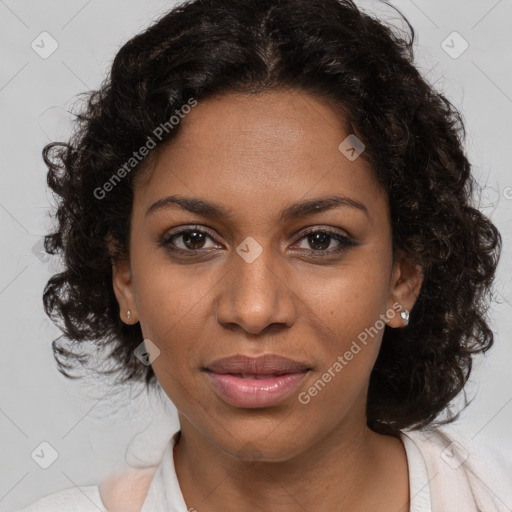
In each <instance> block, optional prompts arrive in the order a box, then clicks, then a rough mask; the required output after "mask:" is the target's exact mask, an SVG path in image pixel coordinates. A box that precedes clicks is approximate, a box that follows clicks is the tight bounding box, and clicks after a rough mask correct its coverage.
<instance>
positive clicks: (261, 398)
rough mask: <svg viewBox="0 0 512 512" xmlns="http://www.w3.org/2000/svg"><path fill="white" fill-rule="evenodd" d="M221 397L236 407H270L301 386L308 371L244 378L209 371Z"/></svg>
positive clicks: (208, 373)
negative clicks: (259, 377)
mask: <svg viewBox="0 0 512 512" xmlns="http://www.w3.org/2000/svg"><path fill="white" fill-rule="evenodd" d="M206 373H207V375H208V376H209V379H210V381H211V382H212V384H213V386H214V388H215V389H216V390H217V391H218V392H219V393H220V395H221V397H222V398H223V399H224V400H225V401H226V402H228V403H230V404H231V405H234V406H236V407H247V408H257V407H270V406H272V405H277V404H278V403H279V402H281V401H282V400H284V399H285V398H286V397H287V396H288V395H289V394H290V393H291V392H292V391H293V390H294V389H295V388H297V387H298V386H299V384H300V383H301V382H302V380H303V379H304V377H305V376H306V375H307V372H300V373H287V374H284V375H276V376H268V377H264V378H261V379H243V378H242V377H238V376H236V375H232V374H229V373H214V372H210V371H207V372H206Z"/></svg>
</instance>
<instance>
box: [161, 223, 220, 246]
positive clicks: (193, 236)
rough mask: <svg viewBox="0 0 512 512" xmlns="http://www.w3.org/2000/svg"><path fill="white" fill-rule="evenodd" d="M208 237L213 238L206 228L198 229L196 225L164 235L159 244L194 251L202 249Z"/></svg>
mask: <svg viewBox="0 0 512 512" xmlns="http://www.w3.org/2000/svg"><path fill="white" fill-rule="evenodd" d="M208 238H209V239H210V240H213V236H212V234H210V232H209V231H208V230H205V229H199V228H198V227H197V226H196V227H193V228H188V229H182V230H180V231H176V232H174V233H171V234H168V235H166V236H165V237H164V238H163V239H162V241H161V244H162V245H164V246H166V247H168V248H169V249H170V250H179V251H184V252H194V251H199V250H202V249H204V248H205V242H206V240H207V239H208Z"/></svg>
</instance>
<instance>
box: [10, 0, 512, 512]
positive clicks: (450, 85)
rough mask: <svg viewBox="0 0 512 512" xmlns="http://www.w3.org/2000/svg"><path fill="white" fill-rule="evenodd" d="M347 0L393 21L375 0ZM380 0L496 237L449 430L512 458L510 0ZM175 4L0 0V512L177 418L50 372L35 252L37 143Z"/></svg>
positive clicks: (136, 450)
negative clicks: (466, 400)
mask: <svg viewBox="0 0 512 512" xmlns="http://www.w3.org/2000/svg"><path fill="white" fill-rule="evenodd" d="M357 3H358V5H359V6H360V7H362V8H363V9H365V10H368V11H374V12H378V13H380V15H382V16H384V17H385V18H386V19H390V20H391V21H392V22H393V23H395V24H399V25H401V24H400V22H398V21H396V20H397V19H398V17H397V15H396V13H394V11H393V10H392V9H390V8H386V7H383V6H382V5H379V2H374V1H372V2H370V1H359V2H357ZM391 3H392V4H393V5H395V6H396V7H398V8H399V9H400V10H401V11H402V12H403V13H404V14H405V15H406V16H407V18H408V19H409V21H410V22H411V24H412V25H413V27H414V29H415V30H416V33H417V36H418V38H417V42H416V45H417V57H416V59H417V60H416V62H417V65H418V66H419V68H420V70H421V71H422V73H423V74H424V75H425V76H426V78H427V79H428V80H429V81H430V82H431V83H433V84H435V86H436V87H437V88H438V89H439V90H442V91H443V92H444V93H445V94H446V95H447V96H448V98H449V99H450V100H451V101H452V102H453V103H454V104H455V105H456V106H457V107H458V108H459V109H461V110H462V113H463V115H464V119H465V122H466V127H467V130H468V137H467V144H466V147H467V151H468V154H469V157H470V160H471V161H472V163H473V165H474V173H475V175H476V176H477V178H478V181H479V182H480V183H481V184H482V185H483V186H485V187H486V188H485V190H484V192H483V194H482V209H483V210H484V212H485V213H486V214H488V215H489V216H490V217H491V218H492V220H493V221H494V222H495V223H496V224H497V226H498V228H499V229H500V231H501V233H502V235H503V238H504V249H503V257H502V261H501V264H500V267H499V272H498V278H497V299H498V301H499V303H498V304H495V305H494V306H493V308H492V316H491V321H492V327H493V329H494V331H495V333H496V344H495V347H494V348H493V349H492V351H491V352H490V353H489V354H488V355H487V357H485V358H482V359H481V361H480V362H478V363H477V364H476V366H475V370H474V373H473V375H472V379H471V383H470V384H469V385H468V388H467V389H468V393H469V396H470V397H473V396H474V400H473V402H472V404H471V405H470V406H469V407H468V408H467V409H466V410H465V411H464V412H463V413H462V415H461V419H460V420H459V421H458V422H457V424H456V427H457V428H460V429H464V430H465V431H466V432H467V434H468V436H469V437H471V438H473V439H478V440H484V441H492V442H494V443H495V444H496V445H497V446H499V447H500V450H502V451H507V452H508V454H509V456H510V454H511V453H512V440H511V434H510V432H511V426H512V405H511V401H512V386H511V384H512V377H511V376H510V372H509V364H510V360H511V355H512V345H511V330H512V329H511V318H512V309H511V304H510V297H511V294H510V280H511V270H512V266H511V259H510V241H511V237H512V233H511V230H510V227H509V226H510V219H511V216H512V175H511V172H510V163H509V148H510V135H511V130H510V120H511V117H512V116H511V114H512V60H511V59H512V58H511V55H512V52H511V51H510V50H511V48H512V32H511V31H510V24H511V22H512V0H500V1H496V0H487V1H482V0H471V1H467V0H465V1H462V0H459V1H452V2H446V1H440V0H430V1H428V2H427V1H426V0H416V1H411V0H401V1H394V2H391ZM173 5H174V2H171V1H159V0H152V1H144V2H143V1H140V0H139V1H135V0H122V1H121V0H107V1H99V0H89V1H87V0H80V1H75V0H73V1H69V0H68V1H65V2H64V1H60V2H58V1H47V0H41V1H37V2H36V1H23V0H19V1H15V0H0V41H1V45H0V53H1V57H0V58H1V60H0V62H1V67H0V106H1V113H2V116H1V121H0V131H1V132H0V147H1V159H0V180H1V186H0V227H1V230H2V233H1V261H2V264H1V266H0V319H1V326H2V340H1V342H2V349H3V354H4V355H3V357H2V358H1V359H0V365H1V366H0V379H1V382H0V439H1V457H0V475H1V478H0V511H3V510H6V511H7V510H15V509H16V508H19V507H21V506H25V505H27V504H28V503H31V502H33V501H34V500H35V499H37V498H39V497H41V496H43V495H46V494H49V493H52V492H55V491H58V490H60V489H64V488H69V487H73V486H75V485H82V486H83V485H93V484H97V483H98V482H99V481H101V480H102V479H103V478H104V477H105V476H107V475H108V474H110V473H112V472H113V471H117V470H119V469H123V468H125V467H126V466H127V465H128V464H131V465H136V464H139V463H140V464H142V465H143V464H151V463H156V462H158V458H159V456H160V454H161V450H162V448H163V446H164V444H165V443H166V442H167V438H168V435H169V433H170V432H171V431H172V430H173V429H174V428H175V425H176V417H175V411H174V410H173V407H172V405H171V404H170V403H169V401H168V399H166V397H164V398H163V400H160V401H159V400H157V399H156V400H151V401H150V400H146V399H145V397H144V394H140V388H135V387H132V388H127V389H126V390H125V391H124V392H123V393H121V394H119V393H114V391H113V390H112V389H109V388H105V387H101V386H100V385H99V384H98V385H96V384H94V381H91V383H90V384H89V385H88V386H87V387H84V385H83V384H82V385H81V384H80V383H79V382H74V381H69V380H67V379H65V378H64V377H63V376H61V375H60V374H59V373H58V372H57V370H56V367H55V364H54V360H53V356H52V353H51V341H52V340H53V339H54V338H55V337H57V336H58V335H59V331H58V330H57V328H56V327H54V326H53V324H52V323H51V322H50V321H49V320H48V319H47V318H46V316H45V314H44V312H43V309H42V304H41V293H42V290H43V287H44V285H45V283H46V281H47V279H48V277H49V276H50V275H51V273H52V272H54V271H55V270H56V269H58V262H55V261H53V260H52V259H47V258H44V257H43V256H42V255H41V254H38V251H37V248H38V244H39V243H40V242H41V236H42V235H43V234H44V233H46V232H47V230H48V229H49V227H50V220H49V218H48V212H49V209H50V206H51V204H52V199H51V196H50V194H49V192H48V190H47V189H46V182H45V179H46V167H45V165H44V163H43V161H42V159H41V149H42V147H43V146H44V145H45V144H46V143H48V142H49V141H50V140H52V139H61V138H62V137H65V136H66V134H67V133H68V132H69V116H68V115H67V114H66V112H65V110H64V108H69V107H70V106H71V105H72V101H73V98H74V97H75V96H76V95H77V94H78V93H80V92H83V91H86V90H88V89H90V88H97V87H98V86H99V84H100V82H101V80H102V79H103V78H104V77H105V75H106V72H107V69H108V68H109V65H110V63H111V60H112V59H113V57H114V55H115V54H116V52H117V50H118V49H119V47H120V45H121V44H122V43H124V42H125V41H127V40H128V39H129V38H130V37H132V36H133V35H135V34H136V33H137V32H138V31H140V30H141V29H143V28H144V27H146V26H147V25H148V24H150V22H151V21H152V20H154V19H155V18H156V17H158V16H159V15H160V14H161V13H163V12H164V11H166V10H168V9H170V8H171V7H172V6H173ZM44 31H46V32H48V33H49V34H50V35H51V37H52V38H53V39H54V40H55V41H56V42H57V44H58V48H57V50H56V51H55V52H54V53H53V54H52V55H50V56H49V57H48V58H46V59H45V58H42V57H41V56H40V54H38V53H36V51H35V50H34V49H33V48H32V47H31V43H32V42H33V41H35V43H34V44H39V47H41V46H42V43H41V42H40V40H41V37H46V39H45V46H44V47H45V49H46V50H48V49H49V48H51V46H50V45H51V44H52V42H51V40H50V39H49V38H48V36H40V34H41V33H42V32H44ZM454 31H456V32H458V33H459V34H460V35H461V36H462V38H464V40H466V41H467V43H468V44H469V47H468V48H467V50H466V51H465V52H464V53H462V54H461V55H458V54H459V53H460V50H461V49H462V48H463V46H462V44H463V42H462V41H461V40H459V39H457V37H458V36H450V34H452V32H454ZM448 36H450V37H448ZM447 37H448V39H447V42H446V43H445V44H444V46H446V45H449V46H451V47H452V48H451V50H449V51H451V52H452V56H450V55H449V54H448V53H447V52H446V51H445V49H443V47H442V44H443V41H445V40H446V38H447ZM38 41H39V43H38ZM42 50H43V49H42V48H40V50H39V51H42ZM453 52H455V53H456V54H454V53H453ZM454 56H456V57H457V58H454ZM126 399H128V400H130V401H129V405H127V404H126V403H125V400H126ZM43 441H46V442H48V443H50V445H51V446H53V447H54V449H55V450H56V451H57V452H58V458H57V460H56V461H55V463H54V464H52V465H51V466H50V467H49V468H48V469H42V468H41V467H39V466H38V465H37V464H36V463H35V462H34V460H33V459H32V458H31V453H32V452H33V450H34V449H36V448H37V447H38V446H39V445H40V443H41V442H43Z"/></svg>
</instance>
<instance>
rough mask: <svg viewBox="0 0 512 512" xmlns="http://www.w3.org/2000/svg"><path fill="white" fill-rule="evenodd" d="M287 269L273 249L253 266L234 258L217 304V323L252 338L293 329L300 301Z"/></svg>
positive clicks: (267, 249) (240, 258)
mask: <svg viewBox="0 0 512 512" xmlns="http://www.w3.org/2000/svg"><path fill="white" fill-rule="evenodd" d="M283 265H284V263H283V264H282V265H280V264H279V263H278V262H277V258H273V256H272V251H271V249H269V248H264V249H263V252H262V254H260V256H258V257H257V258H256V259H255V260H254V261H252V262H250V263H249V262H247V261H245V260H244V259H243V258H242V257H240V256H239V255H238V254H236V253H235V254H233V263H232V267H231V270H230V271H229V272H228V273H227V275H226V276H225V278H224V280H223V285H221V293H220V296H219V298H218V300H217V304H216V314H217V321H218V322H219V323H220V324H222V325H224V326H225V327H229V328H233V327H235V326H239V327H240V328H241V329H243V330H244V331H246V332H247V333H250V334H261V333H262V332H263V331H264V330H265V329H267V330H270V329H275V328H277V327H278V325H279V326H280V327H285V326H286V327H290V326H291V325H293V323H294V321H295V318H296V315H297V298H296V296H295V294H294V291H293V289H292V288H293V286H292V285H291V282H290V279H289V277H287V275H286V270H285V268H284V266H283ZM271 326H272V327H271Z"/></svg>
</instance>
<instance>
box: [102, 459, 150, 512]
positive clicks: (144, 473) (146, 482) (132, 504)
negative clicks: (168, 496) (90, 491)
mask: <svg viewBox="0 0 512 512" xmlns="http://www.w3.org/2000/svg"><path fill="white" fill-rule="evenodd" d="M157 469H158V466H150V467H147V468H144V469H130V470H127V471H124V472H123V473H121V474H118V475H115V476H111V477H110V478H108V479H106V480H104V481H103V482H101V483H100V485H99V491H100V493H101V499H102V502H103V505H104V506H105V507H106V509H107V511H108V512H121V511H122V512H139V510H140V509H141V508H142V505H143V503H144V500H145V499H146V496H147V493H148V489H149V486H150V485H151V480H152V479H153V476H154V474H155V471H156V470H157Z"/></svg>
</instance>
